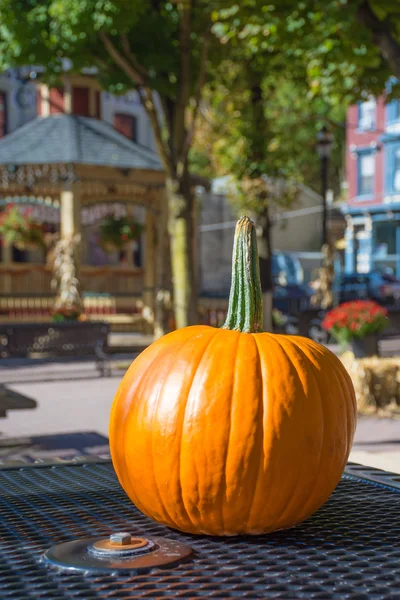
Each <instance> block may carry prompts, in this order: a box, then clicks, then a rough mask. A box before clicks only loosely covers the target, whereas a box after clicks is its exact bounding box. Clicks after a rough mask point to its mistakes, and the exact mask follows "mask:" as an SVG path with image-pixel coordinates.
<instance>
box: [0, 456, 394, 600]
mask: <svg viewBox="0 0 400 600" xmlns="http://www.w3.org/2000/svg"><path fill="white" fill-rule="evenodd" d="M365 477H368V478H370V479H369V480H367V479H365ZM395 486H397V489H396V487H395ZM399 486H400V476H395V475H390V474H386V473H385V472H382V471H377V470H374V469H365V468H361V467H357V466H356V465H353V466H352V465H350V466H349V467H348V470H347V472H346V474H345V475H344V476H343V478H342V481H341V482H340V484H339V486H338V488H337V489H336V491H335V492H334V493H333V495H332V496H331V498H330V500H329V501H328V503H327V504H326V505H325V506H324V507H322V508H321V509H320V510H319V511H318V513H317V514H316V515H314V516H313V517H312V518H310V519H309V520H308V521H306V522H305V523H303V524H302V525H300V526H298V527H296V528H294V529H291V530H287V531H281V532H278V533H275V534H270V535H268V536H263V537H261V536H260V537H255V538H228V539H215V538H206V537H195V536H189V535H183V534H180V533H178V532H174V531H172V530H169V529H167V528H165V527H163V526H161V525H158V524H156V523H154V522H152V521H151V520H149V519H147V518H146V517H144V516H143V515H141V514H140V513H139V512H138V511H137V510H136V509H135V507H134V506H133V505H132V504H131V502H130V501H129V500H128V498H127V497H126V496H125V494H124V492H123V491H122V489H121V488H120V486H119V484H118V482H117V479H116V477H115V474H114V471H113V468H112V465H111V464H110V463H109V462H107V461H102V462H90V463H86V464H79V463H78V464H76V465H68V464H65V465H63V464H60V465H55V466H41V467H32V466H26V467H19V468H10V469H2V470H0V551H1V553H0V598H1V600H5V599H9V598H10V599H11V598H12V599H20V600H28V599H39V598H40V599H51V600H53V599H59V598H64V599H68V600H71V599H73V598H84V599H85V600H92V599H93V600H94V599H98V598H125V599H134V598H262V599H266V598H285V599H286V598H290V599H295V600H298V599H303V598H304V599H310V598H321V599H324V600H327V599H330V598H338V599H345V598H350V599H352V600H364V599H365V600H380V599H390V600H394V599H396V598H398V599H400V487H399ZM118 530H122V531H126V530H128V531H130V532H132V533H133V534H134V535H138V536H141V535H151V536H164V537H168V538H170V539H173V540H178V541H181V542H184V543H185V544H187V545H189V546H191V547H192V549H193V550H194V555H193V557H192V558H191V559H190V560H188V561H186V562H184V563H182V564H180V565H178V566H175V567H174V568H172V567H169V568H167V569H156V570H153V571H150V572H147V573H141V574H134V573H129V574H128V575H126V574H124V575H121V574H120V573H115V574H110V575H99V574H90V573H89V574H88V573H86V574H85V573H76V572H65V571H60V570H58V569H56V568H54V567H49V566H47V565H46V564H45V563H44V562H43V559H42V553H43V552H44V551H45V550H47V549H48V548H49V547H50V546H52V545H54V544H56V543H58V542H66V541H69V540H74V539H77V538H82V537H86V536H95V535H108V534H109V533H111V532H115V531H118Z"/></svg>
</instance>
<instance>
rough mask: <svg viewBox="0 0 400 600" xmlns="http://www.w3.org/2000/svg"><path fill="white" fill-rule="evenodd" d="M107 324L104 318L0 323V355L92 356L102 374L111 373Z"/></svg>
mask: <svg viewBox="0 0 400 600" xmlns="http://www.w3.org/2000/svg"><path fill="white" fill-rule="evenodd" d="M109 331H110V326H109V324H108V323H103V322H74V321H73V322H66V321H64V322H60V323H54V322H47V323H18V324H0V357H2V358H42V357H48V356H50V357H84V356H94V357H95V360H96V368H97V370H98V371H99V373H100V374H101V375H102V376H106V375H110V374H111V367H110V361H109V357H108V355H107V354H106V349H107V345H108V334H109Z"/></svg>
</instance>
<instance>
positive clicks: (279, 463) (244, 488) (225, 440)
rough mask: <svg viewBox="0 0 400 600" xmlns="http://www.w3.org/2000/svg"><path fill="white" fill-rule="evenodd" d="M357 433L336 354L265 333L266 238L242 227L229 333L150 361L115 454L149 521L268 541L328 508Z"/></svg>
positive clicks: (189, 338) (205, 335)
mask: <svg viewBox="0 0 400 600" xmlns="http://www.w3.org/2000/svg"><path fill="white" fill-rule="evenodd" d="M355 422H356V405H355V396H354V390H353V386H352V383H351V380H350V377H349V376H348V374H347V372H346V371H345V369H344V367H343V365H342V363H341V362H340V360H339V359H338V358H337V357H336V356H335V355H334V354H332V352H330V351H329V350H328V349H327V348H325V347H323V346H320V345H319V344H317V343H315V342H313V341H311V340H309V339H305V338H302V337H299V336H287V335H277V334H276V335H274V334H271V333H263V332H262V292H261V285H260V275H259V266H258V253H257V244H256V236H255V229H254V225H253V223H252V222H251V221H250V220H249V219H248V218H247V217H242V218H241V219H240V220H239V221H238V224H237V228H236V233H235V243H234V253H233V274H232V288H231V294H230V300H229V309H228V315H227V319H226V323H225V325H224V326H223V327H222V328H221V329H216V328H213V327H209V326H203V325H198V326H191V327H185V328H182V329H178V330H177V331H174V332H172V333H169V334H168V335H166V336H164V337H162V338H161V339H159V340H157V341H156V342H154V343H153V344H151V345H150V346H149V347H148V348H147V349H146V350H145V351H144V352H143V353H142V354H140V355H139V357H138V358H137V359H136V360H135V361H134V362H133V363H132V365H131V367H130V368H129V370H128V371H127V373H126V375H125V377H124V379H123V381H122V382H121V384H120V386H119V389H118V391H117V394H116V397H115V400H114V404H113V408H112V413H111V423H110V447H111V455H112V460H113V464H114V467H115V471H116V473H117V475H118V478H119V481H120V483H121V485H122V487H123V488H124V490H125V492H126V493H127V495H128V496H129V497H130V498H131V499H132V501H133V502H134V503H135V504H136V506H137V507H138V508H139V509H140V510H141V511H142V512H143V513H144V514H146V515H148V516H149V517H152V518H153V519H155V520H156V521H158V522H160V523H163V524H165V525H167V526H169V527H172V528H176V529H179V530H181V531H184V532H188V533H194V534H209V535H221V536H222V535H225V536H227V535H238V534H261V533H267V532H271V531H275V530H278V529H285V528H288V527H293V526H294V525H296V524H298V523H301V522H302V521H303V520H304V519H306V518H307V517H309V516H310V515H311V514H312V513H314V512H315V511H316V510H317V509H318V508H319V507H320V506H321V505H322V504H323V503H324V502H325V501H326V500H327V498H328V497H329V495H330V494H331V493H332V491H333V490H334V488H335V487H336V485H337V483H338V482H339V480H340V477H341V475H342V472H343V469H344V466H345V464H346V461H347V458H348V456H349V452H350V448H351V444H352V440H353V434H354V430H355Z"/></svg>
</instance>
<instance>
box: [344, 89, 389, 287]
mask: <svg viewBox="0 0 400 600" xmlns="http://www.w3.org/2000/svg"><path fill="white" fill-rule="evenodd" d="M346 127H347V143H346V170H347V183H348V198H347V204H346V207H345V209H344V213H345V218H346V222H347V224H346V233H345V238H346V250H345V271H346V272H347V273H352V272H359V273H365V272H368V271H370V270H373V269H391V270H392V272H393V273H394V274H396V275H397V276H400V101H399V100H393V101H391V102H388V103H385V98H384V96H381V97H379V98H377V99H375V98H369V99H368V100H366V101H365V102H360V103H358V104H356V105H354V106H351V107H350V108H349V110H348V114H347V125H346Z"/></svg>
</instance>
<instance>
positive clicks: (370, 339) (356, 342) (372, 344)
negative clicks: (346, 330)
mask: <svg viewBox="0 0 400 600" xmlns="http://www.w3.org/2000/svg"><path fill="white" fill-rule="evenodd" d="M378 340H379V337H378V336H377V335H367V336H366V337H365V338H353V339H352V340H351V341H350V346H351V349H352V352H353V354H354V357H355V358H366V357H367V356H378V353H379V350H378Z"/></svg>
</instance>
